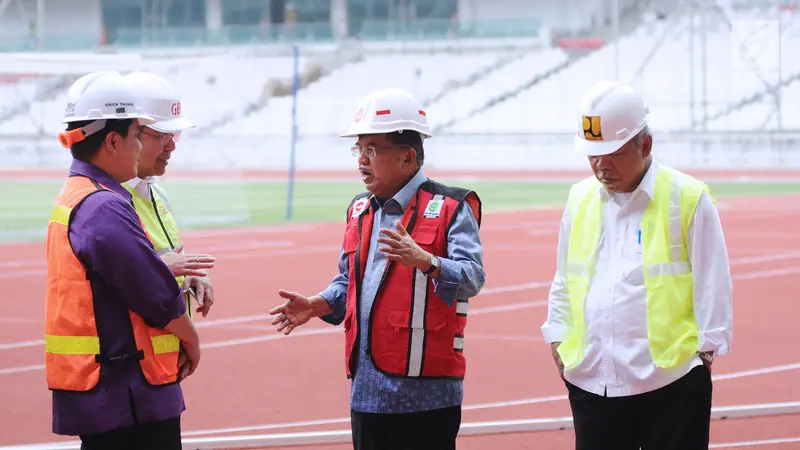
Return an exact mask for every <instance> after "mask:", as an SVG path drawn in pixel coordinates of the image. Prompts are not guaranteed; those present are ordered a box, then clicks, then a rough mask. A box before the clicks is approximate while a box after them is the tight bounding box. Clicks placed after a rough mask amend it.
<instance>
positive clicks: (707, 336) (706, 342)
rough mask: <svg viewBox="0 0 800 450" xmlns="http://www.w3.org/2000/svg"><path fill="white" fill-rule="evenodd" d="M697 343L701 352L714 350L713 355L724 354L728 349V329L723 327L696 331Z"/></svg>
mask: <svg viewBox="0 0 800 450" xmlns="http://www.w3.org/2000/svg"><path fill="white" fill-rule="evenodd" d="M698 343H699V345H700V351H701V352H714V356H720V355H724V354H726V353H728V352H729V351H730V331H728V330H726V329H724V328H721V329H717V330H710V331H701V332H700V333H698Z"/></svg>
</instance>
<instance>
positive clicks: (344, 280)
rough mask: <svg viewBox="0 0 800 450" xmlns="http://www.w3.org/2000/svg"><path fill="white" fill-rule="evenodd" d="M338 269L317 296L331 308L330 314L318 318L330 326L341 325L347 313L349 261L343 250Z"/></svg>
mask: <svg viewBox="0 0 800 450" xmlns="http://www.w3.org/2000/svg"><path fill="white" fill-rule="evenodd" d="M338 267H339V273H338V274H336V276H334V277H333V280H332V281H331V284H330V285H329V286H328V287H327V288H326V289H325V290H324V291H322V292H320V293H319V296H320V297H322V298H324V299H325V301H326V302H328V306H330V307H331V313H330V314H328V315H325V316H322V317H320V319H321V320H323V321H325V322H327V323H329V324H332V325H339V324H340V323H342V321H343V320H344V315H345V312H346V311H347V284H348V282H349V278H348V276H349V273H350V260H349V258H348V256H347V254H346V253H345V252H344V249H342V250H341V251H340V252H339V263H338Z"/></svg>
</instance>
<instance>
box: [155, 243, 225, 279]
mask: <svg viewBox="0 0 800 450" xmlns="http://www.w3.org/2000/svg"><path fill="white" fill-rule="evenodd" d="M161 260H162V261H164V262H165V263H166V264H167V266H169V270H171V271H172V274H173V275H175V276H176V277H180V276H197V277H204V276H206V275H207V274H208V272H207V270H206V269H211V268H213V267H214V262H215V261H216V260H217V258H214V257H213V256H211V255H196V254H187V253H183V244H181V245H179V246H177V247H176V248H175V249H174V250H172V251H170V252H167V253H164V254H163V255H161Z"/></svg>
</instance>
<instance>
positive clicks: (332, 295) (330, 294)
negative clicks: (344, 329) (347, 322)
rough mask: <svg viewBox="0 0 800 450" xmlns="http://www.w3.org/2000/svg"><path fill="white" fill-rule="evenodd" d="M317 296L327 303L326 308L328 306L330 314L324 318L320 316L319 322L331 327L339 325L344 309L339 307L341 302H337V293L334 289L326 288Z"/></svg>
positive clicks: (342, 318) (342, 319)
mask: <svg viewBox="0 0 800 450" xmlns="http://www.w3.org/2000/svg"><path fill="white" fill-rule="evenodd" d="M317 295H319V296H320V297H322V298H323V299H324V300H325V301H326V302H327V303H328V306H330V308H331V313H330V314H327V315H324V316H320V320H322V321H323V322H326V323H329V324H331V325H339V324H341V323H342V322H343V321H344V315H345V312H346V309H345V308H340V307H339V306H340V304H341V302H340V301H338V299H339V292H338V291H337V290H336V289H332V288H328V289H325V290H324V291H322V292H320V293H319V294H317Z"/></svg>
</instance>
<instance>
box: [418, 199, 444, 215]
mask: <svg viewBox="0 0 800 450" xmlns="http://www.w3.org/2000/svg"><path fill="white" fill-rule="evenodd" d="M442 204H444V201H443V198H442V196H441V195H437V196H435V197H433V198H432V199H431V200H430V201H429V202H428V206H427V207H426V208H425V214H423V217H427V218H432V219H436V218H438V217H439V215H440V214H441V213H442Z"/></svg>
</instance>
